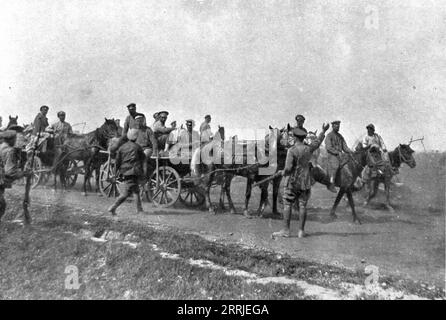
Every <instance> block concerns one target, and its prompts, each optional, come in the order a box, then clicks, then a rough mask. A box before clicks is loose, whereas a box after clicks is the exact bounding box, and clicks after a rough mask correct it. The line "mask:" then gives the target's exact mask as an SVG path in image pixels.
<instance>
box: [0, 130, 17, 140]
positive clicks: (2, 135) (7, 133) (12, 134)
mask: <svg viewBox="0 0 446 320" xmlns="http://www.w3.org/2000/svg"><path fill="white" fill-rule="evenodd" d="M16 135H17V133H16V132H15V131H14V130H5V131H2V132H0V138H3V139H12V138H14V137H15V136H16Z"/></svg>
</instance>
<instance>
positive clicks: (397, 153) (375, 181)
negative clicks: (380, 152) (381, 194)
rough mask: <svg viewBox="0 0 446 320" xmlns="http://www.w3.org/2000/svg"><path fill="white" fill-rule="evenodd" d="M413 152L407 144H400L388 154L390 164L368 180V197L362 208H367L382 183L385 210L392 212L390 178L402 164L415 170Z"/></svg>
mask: <svg viewBox="0 0 446 320" xmlns="http://www.w3.org/2000/svg"><path fill="white" fill-rule="evenodd" d="M414 152H415V151H414V150H412V148H411V147H410V143H409V144H400V145H398V147H396V148H395V149H394V150H393V151H390V152H389V153H388V155H389V162H390V163H387V164H385V165H384V166H383V167H384V168H383V172H382V173H378V174H377V175H376V176H375V177H372V178H371V179H370V181H369V183H368V184H369V185H368V195H367V199H366V201H365V203H364V206H367V205H368V204H369V203H370V200H371V199H373V198H374V197H375V196H376V194H377V192H378V187H379V184H380V183H383V184H384V191H385V193H386V208H387V209H388V210H389V211H390V212H394V209H393V207H392V205H391V203H390V185H391V181H392V177H393V176H394V175H395V174H396V173H395V171H396V170H397V169H399V168H400V167H401V164H403V163H405V164H407V165H408V166H409V167H410V168H411V169H413V168H415V166H416V161H415V159H414V157H413V153H414Z"/></svg>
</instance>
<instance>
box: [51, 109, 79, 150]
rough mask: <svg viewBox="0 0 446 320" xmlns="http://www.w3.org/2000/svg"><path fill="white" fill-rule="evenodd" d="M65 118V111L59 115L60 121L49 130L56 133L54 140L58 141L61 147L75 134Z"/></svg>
mask: <svg viewBox="0 0 446 320" xmlns="http://www.w3.org/2000/svg"><path fill="white" fill-rule="evenodd" d="M65 116H66V114H65V112H64V111H59V112H58V113H57V117H58V118H59V121H58V122H56V123H53V124H52V125H51V126H49V127H48V129H50V130H52V131H53V132H54V139H55V140H56V141H57V142H56V143H57V144H60V145H61V144H63V142H64V141H65V139H66V138H67V137H68V136H69V135H72V134H73V129H72V128H71V125H70V124H69V123H68V122H66V121H65ZM47 131H48V130H47Z"/></svg>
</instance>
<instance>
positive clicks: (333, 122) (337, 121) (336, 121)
mask: <svg viewBox="0 0 446 320" xmlns="http://www.w3.org/2000/svg"><path fill="white" fill-rule="evenodd" d="M336 123H341V121H340V120H335V121H332V122H331V124H336Z"/></svg>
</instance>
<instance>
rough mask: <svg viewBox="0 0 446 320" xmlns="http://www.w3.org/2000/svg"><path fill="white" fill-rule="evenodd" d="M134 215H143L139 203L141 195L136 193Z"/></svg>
mask: <svg viewBox="0 0 446 320" xmlns="http://www.w3.org/2000/svg"><path fill="white" fill-rule="evenodd" d="M135 195H136V213H144V209H143V208H142V203H141V195H140V194H139V193H136V194H135Z"/></svg>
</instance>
